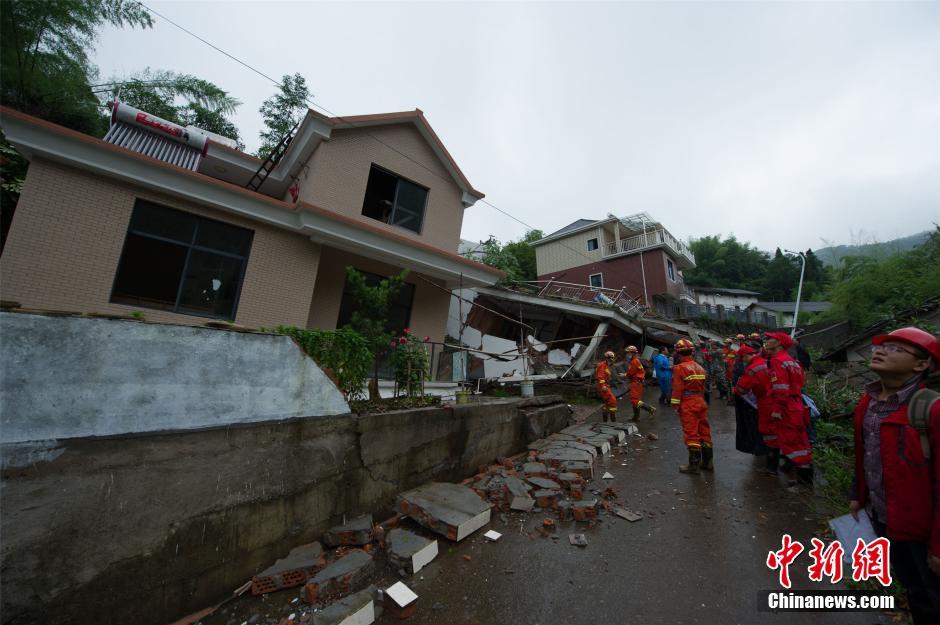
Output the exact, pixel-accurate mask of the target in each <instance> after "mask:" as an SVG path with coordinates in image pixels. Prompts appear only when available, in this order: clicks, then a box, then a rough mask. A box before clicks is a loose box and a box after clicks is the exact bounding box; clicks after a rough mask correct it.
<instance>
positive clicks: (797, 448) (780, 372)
mask: <svg viewBox="0 0 940 625" xmlns="http://www.w3.org/2000/svg"><path fill="white" fill-rule="evenodd" d="M792 346H793V339H792V338H790V335H789V334H787V333H785V332H767V333H765V334H764V350H766V352H767V354H768V356H769V358H768V360H767V365H768V368H769V369H770V392H769V395H770V418H771V420H772V421H773V422H774V425H773V429H774V430H775V431H776V434H777V443H778V445H777V446H778V447H779V448H780V453H781V454H782V455H783V457H784V458H785V459H786V469H785V470H786V473H787V479H788V482H789V483H788V485H789V486H796V483H797V476H798V475H799V479H800V480H802V481H804V482H807V483H810V484H811V483H812V481H813V450H812V448H811V447H810V444H809V435H808V433H807V428H808V427H809V408H807V407H806V405H805V404H804V403H803V367H801V366H800V363H798V362H797V361H795V360H793V358H792V357H791V356H790V354H788V353H787V350H788V349H789V348H790V347H792Z"/></svg>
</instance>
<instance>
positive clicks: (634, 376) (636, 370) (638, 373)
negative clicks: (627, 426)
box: [626, 345, 656, 421]
mask: <svg viewBox="0 0 940 625" xmlns="http://www.w3.org/2000/svg"><path fill="white" fill-rule="evenodd" d="M626 352H627V358H628V359H629V360H630V364H629V365H628V366H627V380H629V382H630V404H631V405H632V406H633V419H632V420H633V421H638V420H639V419H640V409H643V410H645V411H646V412H648V413H650V414H655V413H656V408H655V407H653V406H650V405H649V404H647V403H645V402H644V401H643V380H645V379H646V369H644V368H643V363H642V362H640V356H639V353H638V351H637V348H636V346H635V345H628V346H627V349H626Z"/></svg>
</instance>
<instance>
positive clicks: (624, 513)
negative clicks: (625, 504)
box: [614, 508, 643, 523]
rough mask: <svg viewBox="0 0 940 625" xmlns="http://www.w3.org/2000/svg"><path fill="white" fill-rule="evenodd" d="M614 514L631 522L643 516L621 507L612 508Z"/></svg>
mask: <svg viewBox="0 0 940 625" xmlns="http://www.w3.org/2000/svg"><path fill="white" fill-rule="evenodd" d="M614 514H616V515H617V516H619V517H620V518H621V519H626V520H627V521H630V522H631V523H636V522H637V521H639V520H640V519H642V518H643V517H642V516H640V515H639V514H637V513H636V512H631V511H629V510H624V509H623V508H614Z"/></svg>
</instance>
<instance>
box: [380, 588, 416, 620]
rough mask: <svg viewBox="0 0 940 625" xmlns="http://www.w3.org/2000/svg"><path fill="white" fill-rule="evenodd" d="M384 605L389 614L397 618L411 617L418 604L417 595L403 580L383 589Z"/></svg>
mask: <svg viewBox="0 0 940 625" xmlns="http://www.w3.org/2000/svg"><path fill="white" fill-rule="evenodd" d="M384 606H385V610H386V611H387V612H388V613H389V614H391V615H392V616H394V617H395V618H397V619H399V620H404V619H406V618H411V617H412V616H414V614H415V609H416V608H417V606H418V595H416V594H415V592H414V591H413V590H411V589H410V588H408V587H407V586H405V584H404V583H403V582H398V583H397V584H393V585H392V586H389V587H388V588H386V589H385V602H384Z"/></svg>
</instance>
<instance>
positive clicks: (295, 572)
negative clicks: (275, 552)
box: [251, 542, 326, 595]
mask: <svg viewBox="0 0 940 625" xmlns="http://www.w3.org/2000/svg"><path fill="white" fill-rule="evenodd" d="M325 566H326V556H325V555H324V554H323V547H322V546H320V543H318V542H314V543H309V544H306V545H301V546H299V547H295V548H294V549H291V551H290V553H288V554H287V556H285V557H283V558H281V559H280V560H278V561H277V562H275V563H274V564H272V565H271V566H269V567H268V568H266V569H265V570H263V571H261V572H260V573H258V574H257V575H255V576H254V577H252V578H251V594H253V595H262V594H266V593H269V592H274V591H276V590H283V589H285V588H294V587H296V586H303V585H304V584H305V583H306V582H307V579H309V578H310V577H311V576H313V575H315V574H316V573H317V572H319V571H320V570H321V569H322V568H323V567H325Z"/></svg>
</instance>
